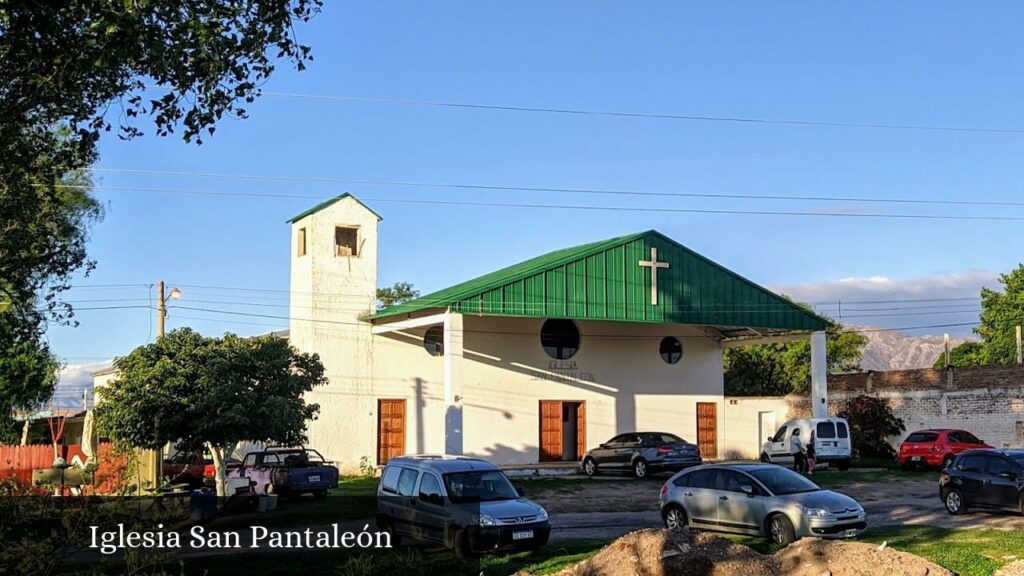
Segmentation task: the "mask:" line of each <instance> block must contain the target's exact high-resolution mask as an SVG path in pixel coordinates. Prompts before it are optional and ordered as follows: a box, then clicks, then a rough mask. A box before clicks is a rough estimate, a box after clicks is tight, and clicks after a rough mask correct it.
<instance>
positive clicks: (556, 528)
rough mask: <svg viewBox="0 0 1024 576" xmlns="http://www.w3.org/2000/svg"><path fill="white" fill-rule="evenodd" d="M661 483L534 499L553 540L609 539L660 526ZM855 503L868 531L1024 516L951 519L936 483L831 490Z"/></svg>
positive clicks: (983, 524)
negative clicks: (543, 512)
mask: <svg viewBox="0 0 1024 576" xmlns="http://www.w3.org/2000/svg"><path fill="white" fill-rule="evenodd" d="M660 488H661V483H660V482H655V481H646V482H643V481H630V480H606V481H602V482H593V483H586V484H584V485H582V486H580V487H578V488H577V489H575V490H574V491H557V492H555V493H553V494H550V495H549V494H538V495H537V496H536V499H537V501H538V502H541V503H542V504H544V506H545V507H547V508H548V509H549V510H550V511H551V524H552V535H551V537H552V540H591V539H612V538H617V537H619V536H621V535H623V534H626V533H628V532H632V531H634V530H639V529H641V528H651V527H659V526H661V517H660V516H659V514H658V491H659V489H660ZM833 489H834V490H836V491H837V492H842V493H844V494H847V495H849V496H851V497H852V498H854V499H856V500H857V501H858V502H860V503H861V505H862V506H864V509H865V510H866V511H867V513H868V525H869V526H886V525H892V524H896V525H901V526H906V525H923V526H938V527H942V528H996V529H1002V530H1024V515H1021V514H1014V513H994V512H974V511H972V512H969V513H968V514H964V515H961V516H952V515H950V514H948V513H947V512H946V509H945V508H944V507H943V505H942V502H941V501H940V500H939V495H938V485H937V483H936V482H935V481H934V480H902V481H896V482H870V483H868V482H864V483H853V484H848V485H843V486H838V487H835V488H833Z"/></svg>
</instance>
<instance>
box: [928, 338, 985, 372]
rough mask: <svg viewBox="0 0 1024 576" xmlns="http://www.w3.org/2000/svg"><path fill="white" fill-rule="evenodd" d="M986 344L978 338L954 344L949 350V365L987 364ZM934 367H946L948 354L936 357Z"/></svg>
mask: <svg viewBox="0 0 1024 576" xmlns="http://www.w3.org/2000/svg"><path fill="white" fill-rule="evenodd" d="M984 353H985V345H984V344H983V343H981V342H978V341H977V340H971V341H969V342H964V343H963V344H960V345H959V346H954V347H953V348H951V349H950V351H949V365H950V366H956V367H960V366H982V365H984V364H985V357H984ZM932 367H933V368H936V369H938V370H942V369H943V368H945V367H946V355H945V354H939V357H938V358H936V359H935V364H933V365H932Z"/></svg>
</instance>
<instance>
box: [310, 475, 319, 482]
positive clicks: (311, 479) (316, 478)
mask: <svg viewBox="0 0 1024 576" xmlns="http://www.w3.org/2000/svg"><path fill="white" fill-rule="evenodd" d="M309 481H310V482H319V481H320V475H319V474H310V475H309Z"/></svg>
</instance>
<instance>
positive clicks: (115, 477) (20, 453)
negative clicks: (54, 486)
mask: <svg viewBox="0 0 1024 576" xmlns="http://www.w3.org/2000/svg"><path fill="white" fill-rule="evenodd" d="M58 450H59V452H60V455H61V457H62V458H64V461H65V462H67V463H69V464H79V465H81V464H84V463H85V454H84V453H83V452H82V446H81V445H79V444H68V445H66V446H59V447H58ZM96 454H97V456H98V460H99V468H98V469H97V470H96V474H95V484H94V488H95V491H96V493H98V494H112V493H116V492H117V491H119V490H120V489H121V488H122V484H123V481H122V479H121V477H120V476H121V471H122V470H123V469H124V468H125V466H127V464H128V458H127V457H125V456H123V455H120V454H117V453H115V451H114V448H113V445H111V444H109V443H107V442H103V443H101V444H100V445H99V447H98V449H97V450H96ZM51 467H53V446H51V445H49V444H31V445H28V446H4V445H0V480H5V479H7V478H10V477H11V476H13V477H14V478H15V479H16V480H17V481H18V483H19V484H22V485H24V486H28V485H30V484H31V483H32V470H36V469H40V468H51Z"/></svg>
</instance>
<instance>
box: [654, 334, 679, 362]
mask: <svg viewBox="0 0 1024 576" xmlns="http://www.w3.org/2000/svg"><path fill="white" fill-rule="evenodd" d="M658 353H659V354H661V359H662V360H664V361H665V363H666V364H675V363H676V362H679V359H680V358H682V357H683V345H682V343H680V342H679V340H677V339H675V338H673V337H672V336H666V337H664V338H662V339H661V344H660V345H659V346H658Z"/></svg>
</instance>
